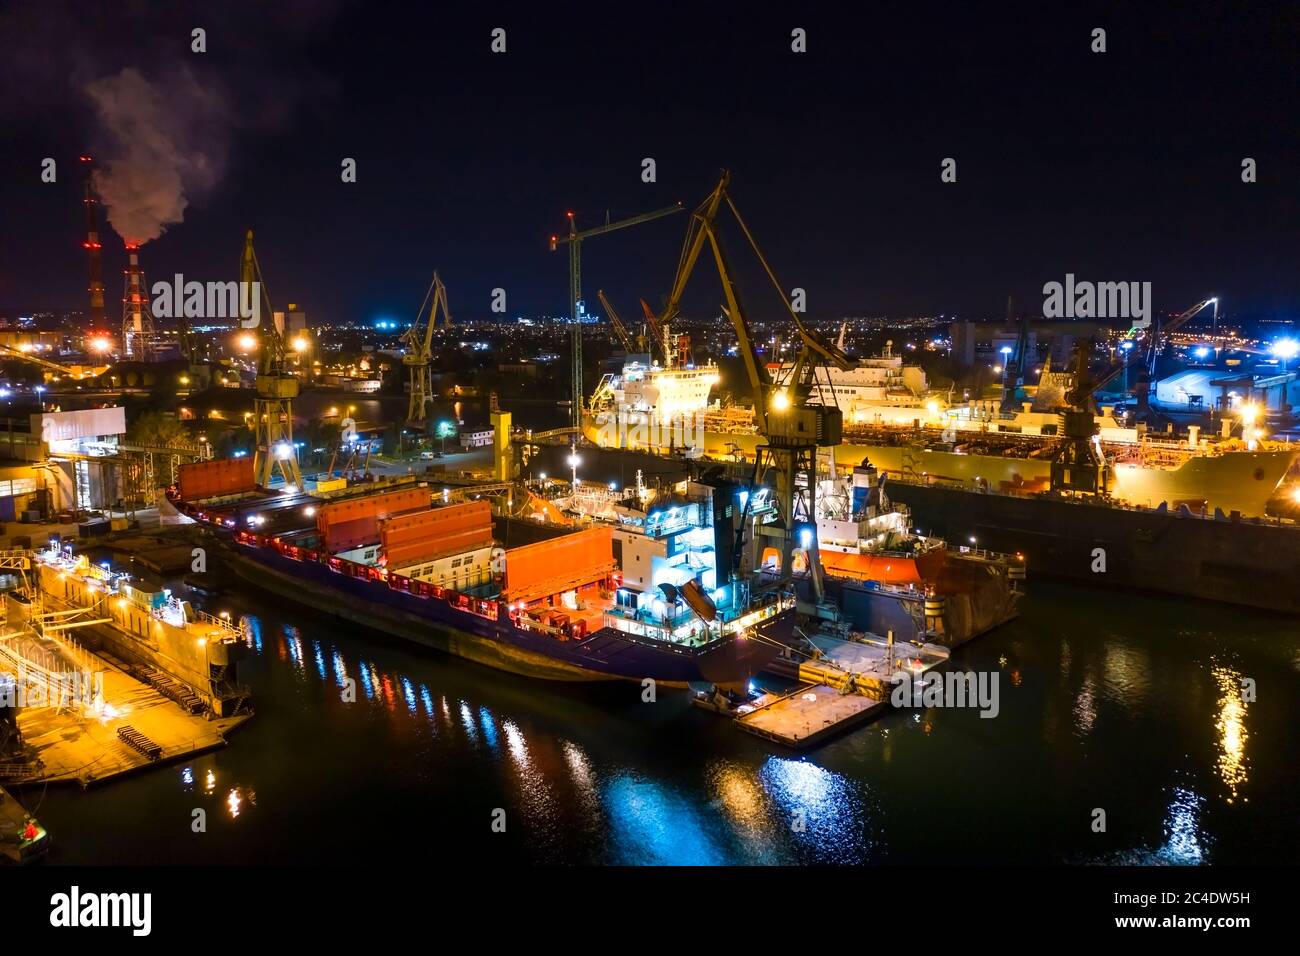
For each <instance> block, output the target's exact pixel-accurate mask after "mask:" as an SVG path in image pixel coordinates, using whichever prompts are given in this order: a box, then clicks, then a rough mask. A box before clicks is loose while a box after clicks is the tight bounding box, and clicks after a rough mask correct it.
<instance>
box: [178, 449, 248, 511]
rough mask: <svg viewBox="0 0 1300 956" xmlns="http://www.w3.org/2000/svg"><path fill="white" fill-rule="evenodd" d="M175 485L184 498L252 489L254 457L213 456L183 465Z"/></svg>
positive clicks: (235, 493)
mask: <svg viewBox="0 0 1300 956" xmlns="http://www.w3.org/2000/svg"><path fill="white" fill-rule="evenodd" d="M176 484H177V486H178V490H179V491H180V496H181V498H182V500H184V501H198V500H200V499H203V498H213V497H216V496H218V495H237V494H242V493H243V492H246V491H252V490H253V459H251V458H214V459H211V460H210V461H195V462H189V463H187V464H184V465H181V466H180V469H179V471H178V474H177V478H176Z"/></svg>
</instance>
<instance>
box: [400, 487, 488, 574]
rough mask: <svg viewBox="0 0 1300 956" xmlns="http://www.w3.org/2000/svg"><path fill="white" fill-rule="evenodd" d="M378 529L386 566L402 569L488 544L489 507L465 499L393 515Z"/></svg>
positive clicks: (481, 502) (485, 503)
mask: <svg viewBox="0 0 1300 956" xmlns="http://www.w3.org/2000/svg"><path fill="white" fill-rule="evenodd" d="M379 531H380V541H381V543H382V544H383V546H384V555H385V557H386V559H387V562H386V563H387V565H388V567H390V568H405V567H409V566H411V565H413V564H419V563H420V562H421V561H423V560H425V559H426V558H431V557H433V556H435V555H443V554H463V553H464V552H466V551H473V550H475V549H477V548H483V547H487V546H488V545H490V544H491V543H492V507H491V505H489V504H488V503H487V502H486V501H468V502H465V503H464V504H456V505H443V506H441V507H438V508H430V509H428V510H426V511H415V512H408V513H406V514H400V515H393V516H392V517H390V518H387V519H386V520H384V521H382V522H380V526H379Z"/></svg>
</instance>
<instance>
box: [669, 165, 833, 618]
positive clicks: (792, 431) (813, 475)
mask: <svg viewBox="0 0 1300 956" xmlns="http://www.w3.org/2000/svg"><path fill="white" fill-rule="evenodd" d="M730 180H731V174H730V173H729V172H728V171H725V170H724V171H723V173H722V177H721V179H720V180H719V182H718V185H717V187H716V188H715V189H714V190H713V192H712V193H710V194H709V197H708V198H707V199H705V200H704V202H703V203H701V204H700V206H699V207H697V208H696V209H695V211H694V212H693V213H692V214H691V222H690V225H689V227H688V228H687V233H686V240H685V242H684V244H683V246H682V253H681V258H680V259H679V261H678V264H677V275H676V278H675V279H674V281H673V287H672V292H671V293H670V294H669V296H668V301H667V304H666V305H665V307H664V310H663V312H662V313H661V314H660V315H659V316H657V317H656V318H657V323H658V324H659V325H660V326H661V327H666V326H667V325H668V324H669V323H670V322H671V321H672V320H673V319H674V318H675V317H676V316H677V314H678V310H679V309H680V307H681V300H682V295H683V293H684V292H685V289H686V283H687V281H688V280H689V279H690V277H691V274H692V273H693V272H694V270H695V266H696V263H697V262H698V261H699V258H700V253H701V252H702V251H703V249H704V246H705V244H706V243H707V244H708V246H709V249H710V251H711V252H712V254H713V259H714V263H715V265H716V266H717V269H718V277H719V279H720V280H721V283H722V292H723V297H724V299H725V300H726V302H725V304H724V305H723V313H724V314H725V315H726V316H727V317H728V319H730V321H731V325H732V329H733V330H734V331H735V334H736V339H737V343H738V348H737V351H738V352H739V353H740V356H741V358H742V359H743V361H744V366H745V374H746V377H747V378H748V380H749V386H750V391H751V393H752V395H753V399H754V414H755V418H756V420H757V423H758V427H759V433H760V434H761V435H762V436H763V438H764V439H765V443H764V444H762V445H760V446H759V447H758V449H757V453H756V455H755V459H754V482H753V483H754V485H755V486H757V485H759V484H760V483H761V480H762V479H763V477H764V476H765V475H766V474H768V473H769V472H771V473H774V474H775V482H774V484H775V489H774V490H775V493H776V494H775V500H776V502H777V505H778V508H779V511H780V514H779V515H778V517H777V520H776V521H774V522H770V523H767V524H765V525H763V526H762V527H761V528H760V529H759V531H758V533H759V535H760V536H761V537H764V538H768V539H770V540H772V541H773V543H774V545H775V547H776V548H777V549H778V553H779V554H780V573H779V576H778V578H777V580H776V582H775V584H776V585H777V586H784V585H785V584H787V583H788V582H789V580H790V578H791V574H792V570H793V569H792V565H791V561H792V557H793V552H794V549H795V545H796V540H797V542H798V546H799V547H800V548H801V549H802V550H803V552H804V555H805V558H806V561H807V566H808V575H809V579H810V582H811V584H812V589H813V597H814V600H815V602H816V603H817V604H821V602H822V600H823V596H824V591H823V583H822V572H821V561H820V558H819V556H818V553H817V513H816V502H815V500H814V498H815V495H816V487H817V451H818V449H819V448H824V447H833V446H835V445H838V444H840V442H841V440H842V434H843V416H842V413H841V412H840V409H839V408H838V407H837V406H834V405H818V404H811V403H810V402H809V400H808V399H809V396H810V395H811V394H812V391H813V389H814V387H815V386H816V385H817V384H818V383H817V381H816V374H817V368H818V366H819V365H820V364H827V365H833V366H835V367H836V368H838V369H841V370H844V371H847V370H848V369H851V368H852V367H853V366H854V362H853V360H852V359H850V358H849V357H848V356H847V355H846V354H845V353H844V352H843V350H841V349H840V348H838V347H837V346H836V345H834V344H832V343H830V342H827V341H825V340H824V339H823V338H822V337H821V336H819V335H818V334H817V333H816V332H815V331H814V330H812V329H811V328H809V327H808V326H807V325H805V324H804V322H803V320H802V319H801V318H800V317H799V314H798V313H797V312H795V310H794V308H793V307H792V306H791V304H790V300H789V298H788V297H787V296H786V293H785V289H784V287H783V286H782V285H781V283H780V282H779V281H778V280H777V277H776V273H775V272H774V271H773V270H772V267H771V265H769V264H768V261H767V258H766V257H765V256H764V255H763V252H762V250H761V249H760V248H759V246H758V243H757V242H756V241H755V239H754V235H753V233H751V232H750V230H749V226H748V225H746V223H745V220H744V218H743V217H742V216H741V215H740V211H739V209H737V208H736V204H735V202H734V201H733V200H732V198H731V195H730V193H729V191H728V188H727V187H728V185H729V183H730ZM724 203H725V205H726V207H727V208H728V209H730V210H731V214H732V216H733V217H734V218H735V220H736V222H737V224H738V225H739V226H740V229H741V231H742V232H743V233H744V236H745V239H746V240H747V242H748V243H749V246H750V248H751V250H752V251H753V253H754V255H755V257H756V258H757V259H758V261H759V263H760V264H761V265H762V267H763V270H764V272H766V274H767V277H768V279H769V280H770V281H771V283H772V287H773V288H774V289H775V290H776V292H777V295H778V296H779V297H780V299H781V304H782V306H784V308H785V310H786V312H787V313H789V315H790V318H791V320H792V321H793V322H794V325H795V329H796V331H797V333H798V339H799V343H800V347H799V351H798V353H797V356H796V358H795V361H794V363H793V364H792V365H790V366H789V367H784V366H783V367H781V368H780V369H779V370H778V371H777V372H776V373H775V375H774V374H772V373H770V372H769V371H768V368H767V367H766V366H765V365H764V364H763V363H762V362H761V361H760V359H759V355H758V349H757V344H756V342H755V340H754V336H753V335H752V333H751V332H750V327H749V313H748V311H747V310H746V308H745V306H744V304H743V303H742V301H741V296H740V289H739V287H738V286H737V284H736V274H735V272H734V271H733V270H732V268H731V265H730V262H729V260H728V258H727V254H726V251H725V249H724V247H723V243H722V237H721V235H720V234H719V230H718V225H719V223H718V214H719V212H720V211H721V209H722V207H723V205H724ZM754 497H755V496H754V495H752V494H751V495H749V496H748V497H747V498H746V502H745V507H744V510H743V514H742V518H741V522H740V533H741V534H743V533H744V528H745V525H746V524H747V522H748V521H749V517H750V502H752V501H753V499H754ZM741 552H742V549H741V548H737V549H736V554H737V565H738V564H739V557H740V554H741ZM738 571H739V567H738V566H733V568H732V573H733V575H736V574H737V573H738Z"/></svg>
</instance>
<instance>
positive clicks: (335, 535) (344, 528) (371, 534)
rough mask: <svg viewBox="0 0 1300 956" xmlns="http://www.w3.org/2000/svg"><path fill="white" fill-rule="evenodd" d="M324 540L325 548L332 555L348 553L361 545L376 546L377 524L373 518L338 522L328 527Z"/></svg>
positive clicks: (377, 537) (377, 539)
mask: <svg viewBox="0 0 1300 956" xmlns="http://www.w3.org/2000/svg"><path fill="white" fill-rule="evenodd" d="M324 540H325V547H326V548H327V549H328V550H329V551H331V552H332V553H334V554H338V552H340V551H350V550H351V549H352V548H358V547H360V546H361V545H363V544H376V543H377V542H378V541H379V524H378V522H377V521H376V520H375V519H374V518H354V519H352V520H351V521H339V522H337V523H335V524H332V525H330V526H329V530H328V533H327V534H326V535H325V536H324Z"/></svg>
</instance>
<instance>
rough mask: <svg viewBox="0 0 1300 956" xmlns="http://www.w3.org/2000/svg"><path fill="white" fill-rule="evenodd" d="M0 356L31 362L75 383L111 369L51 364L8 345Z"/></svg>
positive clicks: (46, 360) (3, 346) (100, 366)
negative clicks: (64, 376)
mask: <svg viewBox="0 0 1300 956" xmlns="http://www.w3.org/2000/svg"><path fill="white" fill-rule="evenodd" d="M0 356H5V357H7V358H15V359H21V360H22V361H24V362H31V363H32V364H33V365H39V366H40V367H41V368H43V369H45V370H46V371H48V372H57V373H58V374H60V375H66V376H67V377H68V378H70V379H73V380H74V381H77V380H80V379H84V378H95V377H97V376H99V375H103V374H104V373H105V372H107V371H108V369H109V367H108V366H107V365H86V366H71V365H60V364H59V363H58V362H51V361H50V360H49V359H45V358H41V357H40V356H39V355H33V354H32V353H31V352H24V351H23V350H22V349H16V348H13V347H11V346H8V345H0Z"/></svg>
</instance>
